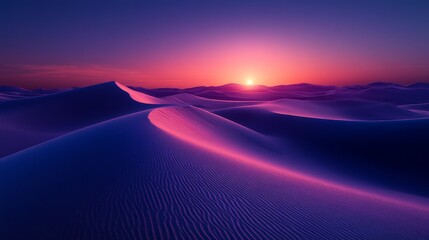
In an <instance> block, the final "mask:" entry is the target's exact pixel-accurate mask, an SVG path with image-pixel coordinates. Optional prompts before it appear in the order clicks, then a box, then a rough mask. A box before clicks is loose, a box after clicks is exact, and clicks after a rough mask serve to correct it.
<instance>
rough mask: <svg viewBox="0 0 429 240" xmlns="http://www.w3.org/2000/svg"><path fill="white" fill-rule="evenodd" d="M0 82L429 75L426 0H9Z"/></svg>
mask: <svg viewBox="0 0 429 240" xmlns="http://www.w3.org/2000/svg"><path fill="white" fill-rule="evenodd" d="M0 29H1V32H2V36H1V38H0V53H1V54H0V74H1V75H0V85H19V86H29V87H37V86H80V85H89V84H93V83H96V82H101V81H108V80H118V81H122V82H125V83H126V84H132V85H142V86H149V87H152V86H153V87H156V86H174V87H185V86H194V85H199V84H204V85H219V84H223V83H227V82H240V81H242V80H243V79H245V78H248V77H252V78H254V79H255V80H256V82H258V83H261V84H266V85H274V84H288V83H296V82H313V83H322V84H338V85H345V84H355V83H366V82H370V81H394V82H401V83H411V82H415V81H429V67H428V66H429V44H428V43H429V1H321V0H319V1H267V0H266V1H161V0H158V1H116V2H113V1H58V0H57V1H19V0H15V1H2V2H1V3H0Z"/></svg>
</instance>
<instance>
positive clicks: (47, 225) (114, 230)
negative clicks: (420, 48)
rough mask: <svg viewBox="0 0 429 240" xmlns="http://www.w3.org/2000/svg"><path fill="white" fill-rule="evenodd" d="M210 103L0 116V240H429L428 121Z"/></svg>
mask: <svg viewBox="0 0 429 240" xmlns="http://www.w3.org/2000/svg"><path fill="white" fill-rule="evenodd" d="M380 87H384V85H382V86H380V84H376V85H375V86H365V89H368V88H380ZM306 88H308V89H307V90H306ZM403 88H406V87H403ZM418 89H420V90H421V89H422V88H421V87H419V88H418ZM206 90H207V89H206V88H204V87H201V88H196V89H190V90H186V89H185V90H183V91H182V93H179V95H177V91H176V90H172V89H168V90H162V93H160V94H159V95H156V94H154V95H153V96H150V95H148V92H146V93H141V92H138V91H136V90H133V89H131V88H128V87H125V86H124V85H121V84H118V83H114V82H112V83H106V84H101V85H96V86H92V87H88V88H82V89H75V90H70V91H65V92H58V93H55V94H48V95H44V96H40V97H34V96H31V97H28V98H25V99H20V100H13V101H10V100H8V101H6V102H2V103H0V116H1V119H0V121H1V123H2V124H1V125H0V126H1V127H0V131H1V133H2V134H1V135H0V136H5V137H1V138H0V143H1V145H0V146H1V150H2V152H3V154H4V156H5V157H3V158H1V159H0V192H1V193H2V197H1V198H0V213H1V214H0V223H1V224H0V239H427V238H429V231H428V229H429V202H428V196H429V195H428V194H429V192H428V191H427V182H429V179H428V177H427V174H426V173H427V172H428V170H429V169H428V167H429V165H428V164H427V159H429V156H428V155H427V151H426V143H427V142H428V140H429V139H428V137H427V136H429V119H427V118H424V117H422V115H420V114H417V113H414V112H412V111H409V110H407V109H408V108H407V107H404V106H403V105H400V104H399V103H403V102H406V101H404V100H400V101H399V100H398V101H390V100H389V101H387V102H383V101H375V102H374V101H369V100H364V99H353V98H354V97H355V96H356V92H359V91H362V89H361V88H353V90H350V89H346V88H344V89H343V90H342V92H341V94H339V95H338V92H339V91H340V90H338V89H337V88H332V87H317V86H308V85H299V86H292V87H289V88H288V87H277V88H274V89H271V88H268V87H265V88H262V87H261V88H260V90H258V93H257V94H253V93H252V94H250V95H247V94H248V93H246V92H243V93H240V92H239V91H238V90H237V86H236V85H228V86H227V87H226V88H225V93H228V92H232V91H237V94H236V97H235V98H236V99H235V100H234V101H231V100H225V99H207V98H203V97H201V95H200V94H198V93H202V92H205V91H206ZM212 90H213V89H209V91H212ZM214 90H216V91H219V92H220V93H222V87H217V88H215V87H214ZM420 90H419V91H420ZM151 91H155V90H151ZM188 91H194V93H189V92H188ZM282 91H284V92H287V91H292V92H293V94H292V93H291V95H293V96H298V95H299V96H301V97H302V98H301V99H300V100H297V99H288V98H287V96H291V95H287V94H286V95H283V97H282V98H279V99H277V100H276V98H277V96H279V95H282V94H283V93H282ZM298 91H299V92H300V93H299V94H298ZM333 91H335V92H334V93H333ZM348 91H351V92H352V94H351V95H353V96H352V97H350V96H351V95H350V96H349V98H350V99H349V100H347V99H344V96H343V95H346V93H347V92H348ZM395 91H396V90H395ZM149 92H150V91H149ZM167 92H170V93H172V92H175V93H174V94H170V95H168V94H167V95H165V94H166V93H167ZM273 92H276V93H275V94H274V96H275V97H272V96H262V95H266V94H272V93H273ZM228 94H230V93H228ZM333 94H334V95H335V94H337V96H340V95H341V96H343V97H339V98H340V99H336V100H335V101H328V102H326V101H321V100H319V101H318V100H316V99H315V98H314V96H328V95H329V96H333ZM195 95H197V96H195ZM246 95H247V96H246ZM423 95H424V94H422V95H421V96H423ZM249 96H251V97H249ZM261 96H262V97H261ZM399 96H402V97H403V96H404V94H400V95H399ZM309 97H310V98H311V100H305V98H309ZM237 99H254V100H253V101H247V100H246V101H241V100H237ZM266 99H270V101H265V100H266ZM273 99H274V101H271V100H273ZM413 101H414V100H413ZM419 101H420V100H419ZM388 102H391V103H388ZM397 102H398V103H397ZM427 102H428V101H427ZM44 134H45V135H46V136H43V135H44ZM33 138H34V139H33ZM11 139H12V140H11ZM27 139H30V140H27ZM25 141H28V142H25ZM9 142H10V143H9Z"/></svg>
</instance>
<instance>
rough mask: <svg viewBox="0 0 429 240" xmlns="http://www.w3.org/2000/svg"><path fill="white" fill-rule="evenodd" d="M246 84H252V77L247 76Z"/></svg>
mask: <svg viewBox="0 0 429 240" xmlns="http://www.w3.org/2000/svg"><path fill="white" fill-rule="evenodd" d="M246 85H247V86H252V85H253V79H251V78H248V79H247V80H246Z"/></svg>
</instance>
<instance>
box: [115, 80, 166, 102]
mask: <svg viewBox="0 0 429 240" xmlns="http://www.w3.org/2000/svg"><path fill="white" fill-rule="evenodd" d="M115 84H116V85H117V86H118V87H119V88H120V89H122V90H123V91H125V92H126V93H128V94H129V95H130V97H131V98H132V99H134V100H135V101H137V102H140V103H145V104H167V102H166V101H165V100H163V99H159V98H156V97H152V96H150V95H149V94H144V93H142V92H138V91H135V90H133V89H131V88H129V87H127V86H125V85H123V84H121V83H118V82H115Z"/></svg>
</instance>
